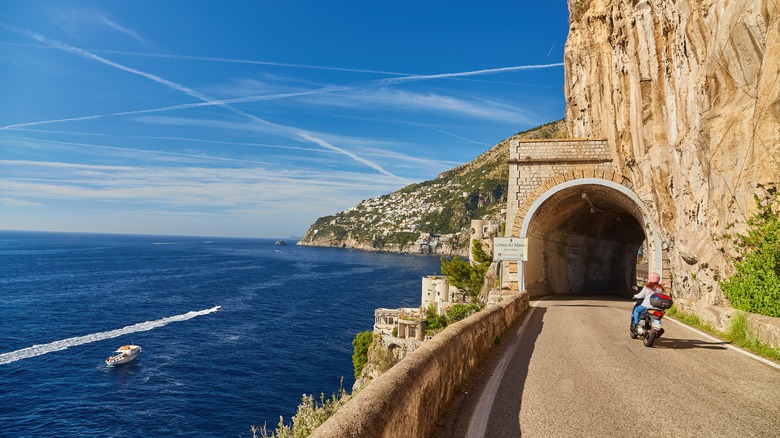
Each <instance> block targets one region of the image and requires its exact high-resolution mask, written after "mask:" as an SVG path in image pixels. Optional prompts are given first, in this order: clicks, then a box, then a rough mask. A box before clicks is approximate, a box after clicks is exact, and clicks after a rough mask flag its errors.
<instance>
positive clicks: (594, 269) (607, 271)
mask: <svg viewBox="0 0 780 438" xmlns="http://www.w3.org/2000/svg"><path fill="white" fill-rule="evenodd" d="M644 228H645V227H643V225H642V214H641V210H640V208H639V206H638V205H636V203H635V202H634V201H633V200H631V199H630V198H629V197H628V196H626V195H625V194H623V193H621V192H620V191H618V190H615V189H612V188H609V187H606V186H601V185H578V186H574V187H569V188H565V189H563V190H561V191H559V192H556V193H555V194H553V195H552V196H551V197H550V198H549V199H547V200H545V201H544V202H543V203H542V204H541V206H540V207H539V208H538V209H537V210H536V211H535V212H534V213H533V217H532V218H531V221H530V222H529V224H528V232H527V236H528V239H529V240H528V260H527V261H526V262H525V263H524V270H523V272H524V274H523V275H524V282H525V287H526V290H527V291H528V292H529V293H530V294H531V295H532V296H539V295H547V294H603V293H623V294H626V293H627V292H628V290H629V289H630V287H631V285H633V284H634V282H635V278H636V267H637V258H638V251H639V249H640V248H641V247H642V246H643V242H644V241H645V237H646V236H645V230H644Z"/></svg>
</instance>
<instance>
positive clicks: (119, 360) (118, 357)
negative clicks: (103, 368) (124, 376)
mask: <svg viewBox="0 0 780 438" xmlns="http://www.w3.org/2000/svg"><path fill="white" fill-rule="evenodd" d="M140 352H141V346H140V345H135V344H131V345H123V346H121V347H119V348H118V349H117V350H116V351H115V352H114V353H116V354H114V355H113V356H111V357H109V358H108V359H106V365H107V366H110V367H112V366H114V365H120V364H123V363H127V362H130V361H131V360H133V359H135V357H136V356H138V353H140Z"/></svg>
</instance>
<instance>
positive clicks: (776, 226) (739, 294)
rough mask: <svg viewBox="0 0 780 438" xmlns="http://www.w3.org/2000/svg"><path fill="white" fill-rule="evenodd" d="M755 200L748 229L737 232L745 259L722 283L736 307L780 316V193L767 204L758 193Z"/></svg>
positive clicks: (736, 263) (737, 241)
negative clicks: (755, 206)
mask: <svg viewBox="0 0 780 438" xmlns="http://www.w3.org/2000/svg"><path fill="white" fill-rule="evenodd" d="M756 204H757V205H758V212H757V213H755V214H754V215H753V216H751V217H750V219H748V221H747V224H748V226H749V229H748V232H747V233H746V234H738V235H737V236H736V237H737V238H736V242H735V243H736V244H737V246H738V247H739V248H740V250H741V251H742V259H741V260H738V261H737V262H735V263H734V268H735V270H736V273H735V274H734V275H732V276H731V277H729V278H727V279H725V280H723V281H721V282H720V287H721V289H723V293H724V294H725V295H726V297H727V298H728V299H729V301H731V306H732V307H734V308H735V309H739V310H743V311H745V312H751V313H758V314H761V315H767V316H773V317H780V219H779V218H778V211H779V210H778V209H777V208H778V207H780V197H775V198H774V199H773V200H771V201H770V202H767V203H766V204H765V205H761V202H760V201H759V199H758V197H756ZM773 207H774V208H773Z"/></svg>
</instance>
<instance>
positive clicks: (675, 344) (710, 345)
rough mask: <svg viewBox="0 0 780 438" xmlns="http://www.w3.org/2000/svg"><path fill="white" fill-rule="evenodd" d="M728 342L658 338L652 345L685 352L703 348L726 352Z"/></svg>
mask: <svg viewBox="0 0 780 438" xmlns="http://www.w3.org/2000/svg"><path fill="white" fill-rule="evenodd" d="M728 344H729V343H728V342H707V341H700V340H698V339H675V338H664V337H661V338H658V339H656V341H655V344H653V346H654V347H656V348H672V349H679V350H685V349H690V348H704V349H709V350H726V349H727V348H726V345H728Z"/></svg>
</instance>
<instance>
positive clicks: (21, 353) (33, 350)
mask: <svg viewBox="0 0 780 438" xmlns="http://www.w3.org/2000/svg"><path fill="white" fill-rule="evenodd" d="M219 309H220V306H215V307H212V308H211V309H205V310H199V311H193V312H187V313H183V314H181V315H175V316H169V317H167V318H162V319H158V320H155V321H146V322H140V323H138V324H133V325H129V326H127V327H122V328H120V329H116V330H110V331H107V332H100V333H94V334H91V335H86V336H78V337H75V338H68V339H63V340H60V341H54V342H50V343H48V344H42V345H33V346H32V347H27V348H22V349H21V350H16V351H12V352H10V353H3V354H0V365H5V364H8V363H11V362H16V361H18V360H22V359H29V358H31V357H35V356H41V355H44V354H48V353H53V352H55V351H62V350H67V349H68V348H70V347H75V346H78V345H83V344H89V343H92V342H97V341H103V340H106V339H113V338H118V337H120V336H125V335H129V334H131V333H138V332H146V331H149V330H154V329H156V328H159V327H163V326H165V325H168V324H170V323H172V322H180V321H186V320H188V319H192V318H195V317H197V316H202V315H208V314H209V313H214V312H216V311H218V310H219Z"/></svg>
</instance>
